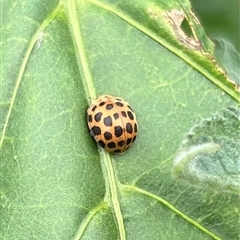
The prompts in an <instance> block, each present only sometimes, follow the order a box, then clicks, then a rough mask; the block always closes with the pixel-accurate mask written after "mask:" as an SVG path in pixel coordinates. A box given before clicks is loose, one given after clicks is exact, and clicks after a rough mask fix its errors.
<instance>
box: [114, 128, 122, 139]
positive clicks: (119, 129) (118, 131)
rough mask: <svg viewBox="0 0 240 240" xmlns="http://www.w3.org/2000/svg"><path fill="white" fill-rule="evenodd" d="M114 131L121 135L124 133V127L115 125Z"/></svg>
mask: <svg viewBox="0 0 240 240" xmlns="http://www.w3.org/2000/svg"><path fill="white" fill-rule="evenodd" d="M114 133H115V136H116V137H120V136H121V135H122V134H123V128H122V127H121V126H116V127H114Z"/></svg>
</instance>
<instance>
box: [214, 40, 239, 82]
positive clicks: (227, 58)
mask: <svg viewBox="0 0 240 240" xmlns="http://www.w3.org/2000/svg"><path fill="white" fill-rule="evenodd" d="M215 42H216V49H215V55H216V58H217V60H218V62H219V63H221V64H222V65H223V67H225V69H226V71H227V73H228V75H229V76H230V78H231V79H233V80H234V81H235V82H236V83H237V84H238V85H240V77H239V76H240V68H239V65H240V55H239V53H238V52H237V51H236V49H235V48H234V47H233V45H232V44H231V43H229V42H228V41H226V40H224V39H215Z"/></svg>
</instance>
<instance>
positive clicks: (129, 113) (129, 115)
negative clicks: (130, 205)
mask: <svg viewBox="0 0 240 240" xmlns="http://www.w3.org/2000/svg"><path fill="white" fill-rule="evenodd" d="M127 115H128V117H129V118H130V119H131V120H133V119H134V116H133V114H132V112H130V111H127Z"/></svg>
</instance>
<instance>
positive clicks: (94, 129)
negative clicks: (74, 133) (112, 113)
mask: <svg viewBox="0 0 240 240" xmlns="http://www.w3.org/2000/svg"><path fill="white" fill-rule="evenodd" d="M91 132H92V133H93V135H94V136H96V135H100V134H101V128H100V127H96V126H94V127H92V128H91Z"/></svg>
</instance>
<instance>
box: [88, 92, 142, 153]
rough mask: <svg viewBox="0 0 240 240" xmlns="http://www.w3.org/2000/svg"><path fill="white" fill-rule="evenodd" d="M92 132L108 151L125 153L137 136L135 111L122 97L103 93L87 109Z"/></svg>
mask: <svg viewBox="0 0 240 240" xmlns="http://www.w3.org/2000/svg"><path fill="white" fill-rule="evenodd" d="M87 122H88V127H89V129H90V134H91V135H92V136H93V137H94V139H95V140H96V142H98V143H99V145H100V146H101V147H103V148H104V149H105V150H106V151H107V152H110V153H124V152H125V151H127V150H128V149H129V148H130V147H131V145H132V144H133V142H134V141H135V139H136V137H137V131H138V125H137V120H136V116H135V113H134V112H133V110H132V108H131V107H130V106H129V104H128V103H127V102H126V101H124V100H123V99H121V98H118V97H113V96H109V95H103V96H100V97H99V98H97V100H96V101H95V102H94V103H93V104H92V105H91V106H90V107H89V108H88V110H87Z"/></svg>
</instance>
